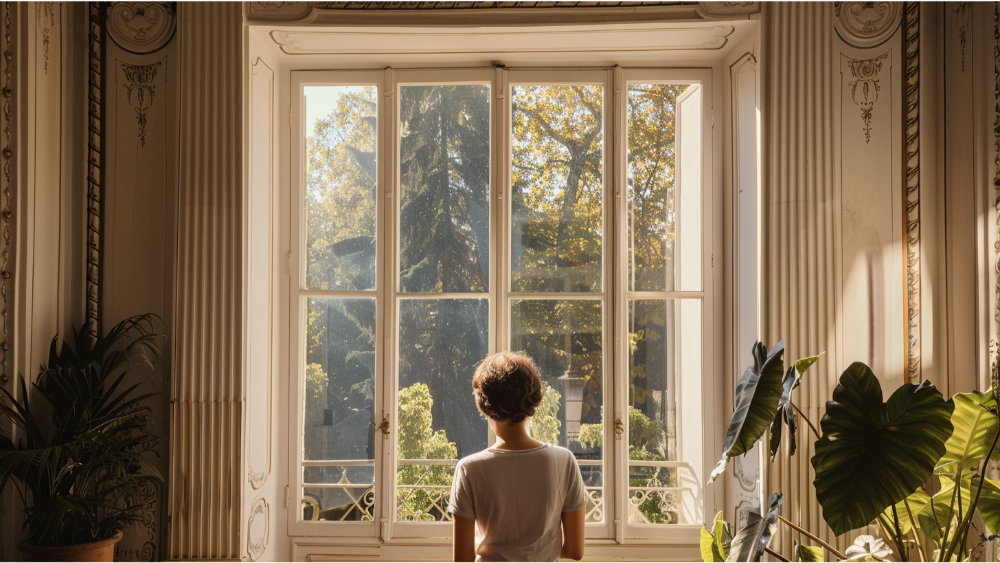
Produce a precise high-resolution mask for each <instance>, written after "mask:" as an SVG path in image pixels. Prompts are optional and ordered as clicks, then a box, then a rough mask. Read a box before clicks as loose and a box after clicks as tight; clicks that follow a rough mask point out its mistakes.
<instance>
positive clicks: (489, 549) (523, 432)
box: [448, 351, 586, 561]
mask: <svg viewBox="0 0 1000 563" xmlns="http://www.w3.org/2000/svg"><path fill="white" fill-rule="evenodd" d="M472 394H473V396H474V397H475V400H476V407H478V408H479V412H480V413H482V415H483V416H485V417H486V419H487V420H488V421H489V424H490V428H492V429H493V432H494V433H495V434H496V438H497V439H496V443H494V445H493V447H491V448H487V449H485V450H483V451H481V452H479V453H476V454H473V455H470V456H467V457H465V458H464V459H462V460H461V461H459V462H458V465H457V466H456V467H455V478H454V481H453V483H452V492H451V499H450V501H449V503H448V513H449V514H451V515H452V517H453V518H454V521H455V536H454V537H455V540H454V542H455V543H454V559H455V561H473V560H475V561H555V560H556V558H557V557H562V558H566V559H576V560H579V559H581V558H582V557H583V543H584V519H585V513H584V510H585V500H586V496H585V493H584V486H583V477H582V476H581V475H580V467H579V466H578V465H577V463H576V458H575V457H574V456H573V454H572V453H571V452H570V451H569V450H567V449H566V448H561V447H558V446H554V445H552V444H546V443H543V442H539V441H538V440H535V439H534V438H532V437H531V434H530V433H529V430H528V429H529V423H530V421H531V417H532V416H533V415H534V414H535V409H536V408H537V407H538V405H539V403H541V402H542V380H541V377H539V375H538V369H537V368H536V367H535V363H534V362H533V361H532V360H531V358H529V357H528V356H526V355H524V354H522V353H515V352H509V351H508V352H499V353H497V354H493V355H490V356H487V357H486V358H484V359H483V361H482V362H480V364H479V367H478V368H477V369H476V373H475V376H474V377H473V378H472ZM477 540H478V545H477Z"/></svg>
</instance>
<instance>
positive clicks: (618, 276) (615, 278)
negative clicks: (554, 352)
mask: <svg viewBox="0 0 1000 563" xmlns="http://www.w3.org/2000/svg"><path fill="white" fill-rule="evenodd" d="M624 89H625V83H624V80H623V78H622V69H621V67H618V66H616V67H615V68H614V71H613V85H612V91H613V92H614V104H613V107H612V111H609V112H607V114H608V115H610V116H611V119H610V121H611V122H612V127H613V137H612V139H613V140H614V141H613V143H614V144H613V147H612V150H611V154H612V161H613V162H612V167H613V168H612V173H611V174H610V175H609V176H611V178H613V187H612V189H611V190H609V191H611V192H613V194H609V196H613V197H609V200H610V203H609V209H610V210H611V212H610V213H609V214H608V215H609V217H611V218H612V219H613V221H612V223H613V225H612V227H611V228H609V229H608V231H609V232H610V233H612V235H613V236H612V239H613V241H614V242H613V243H609V244H608V247H609V249H610V251H611V257H610V259H609V262H611V267H612V270H611V274H610V275H609V276H608V278H609V280H611V282H612V283H613V288H612V289H613V290H612V293H611V295H612V297H611V299H609V302H610V306H611V310H612V311H613V314H612V316H611V317H612V322H613V327H614V328H613V335H614V346H613V349H614V352H613V353H614V358H615V360H614V363H613V364H612V366H611V368H612V369H611V372H612V376H611V384H610V385H609V386H608V388H609V390H610V395H611V402H610V404H611V405H613V407H614V408H613V409H610V410H611V412H612V416H611V417H609V418H608V424H607V426H608V427H609V428H608V430H607V433H606V435H607V436H608V437H609V442H608V443H610V444H613V445H614V447H612V448H608V451H610V452H611V456H612V459H611V460H610V463H609V465H610V466H611V475H612V479H611V480H610V482H611V483H613V486H612V487H610V488H611V489H612V490H611V491H610V495H611V496H610V501H611V505H610V506H611V508H612V514H613V516H612V518H611V520H612V523H613V525H614V527H613V530H612V533H613V534H614V538H615V541H616V542H618V543H621V542H622V541H623V539H624V532H625V524H624V522H625V518H626V515H627V514H628V509H627V506H626V505H625V503H627V502H628V433H627V430H628V429H627V426H628V408H627V405H626V404H625V403H626V401H627V399H628V354H627V353H626V352H624V351H623V350H624V349H625V348H626V347H627V345H628V322H627V317H626V314H627V307H626V302H625V296H624V295H625V290H627V289H628V286H627V280H626V273H627V272H628V266H627V264H626V263H625V260H626V258H627V256H628V253H627V252H625V248H623V245H627V244H628V236H627V233H626V231H625V219H626V212H627V207H628V202H627V198H628V195H627V194H628V191H627V189H626V184H625V182H626V177H625V168H626V167H625V158H626V152H627V150H628V149H627V147H626V139H627V134H626V132H625V127H626V119H625V117H626V114H625V111H626V107H625V95H624ZM607 410H608V409H606V412H607ZM618 420H621V421H622V422H623V427H624V431H623V433H622V434H618V433H617V424H616V422H617V421H618Z"/></svg>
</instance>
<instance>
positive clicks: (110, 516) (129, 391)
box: [0, 314, 163, 561]
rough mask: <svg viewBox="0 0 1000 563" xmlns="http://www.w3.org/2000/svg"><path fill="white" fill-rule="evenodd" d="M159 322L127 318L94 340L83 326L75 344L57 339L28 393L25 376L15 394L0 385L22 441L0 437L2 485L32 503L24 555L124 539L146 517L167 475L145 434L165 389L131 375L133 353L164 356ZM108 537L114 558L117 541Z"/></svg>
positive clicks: (0, 409) (3, 409) (0, 404)
mask: <svg viewBox="0 0 1000 563" xmlns="http://www.w3.org/2000/svg"><path fill="white" fill-rule="evenodd" d="M156 321H158V317H156V316H155V315H148V314H147V315H137V316H135V317H131V318H128V319H125V320H124V321H122V322H120V323H118V324H117V325H115V326H114V327H113V328H112V329H111V330H110V331H108V333H107V334H106V335H105V336H103V337H99V338H97V339H96V341H94V342H91V341H90V340H91V339H90V337H89V336H88V331H87V328H88V326H86V325H85V326H84V327H83V328H82V329H81V330H80V332H78V333H75V334H74V340H75V345H74V346H73V347H70V346H67V345H60V344H59V343H58V342H57V339H56V338H54V339H53V340H52V345H51V347H50V350H49V360H48V367H44V368H43V369H42V371H41V373H40V374H39V375H38V378H37V380H36V381H34V382H33V383H31V386H32V393H31V396H30V398H29V395H28V388H27V385H26V383H25V381H24V378H19V379H18V383H19V391H20V392H19V393H16V396H15V394H11V393H10V392H8V391H7V390H6V389H2V391H3V393H4V395H5V396H6V401H0V413H2V414H3V415H4V416H6V417H7V418H9V419H10V421H11V423H12V424H13V426H14V427H15V428H14V430H15V440H16V442H15V441H13V440H11V438H9V437H7V436H0V491H2V490H4V489H5V488H6V486H7V484H8V482H13V483H14V484H15V488H16V490H17V492H18V494H19V496H20V498H21V500H22V502H23V504H24V507H25V517H24V529H25V530H26V532H27V533H26V536H25V542H24V543H23V544H22V551H23V552H24V553H25V555H27V556H29V557H32V554H31V551H32V550H35V551H38V550H37V549H36V547H39V546H46V549H47V551H45V552H43V553H42V554H40V555H38V556H39V557H42V558H45V559H49V558H53V557H58V555H57V554H55V553H54V552H53V551H51V548H52V547H53V546H70V545H78V544H87V543H91V542H99V541H101V540H108V539H113V538H116V537H117V538H119V539H120V537H121V535H120V532H121V530H122V529H123V528H124V527H125V526H126V525H127V524H131V523H136V522H139V521H141V519H142V506H143V503H144V502H145V498H144V496H145V495H144V494H143V491H144V489H147V488H148V487H149V486H150V485H155V484H158V483H160V482H162V480H163V479H162V477H161V476H160V474H159V472H158V471H157V470H156V468H155V467H154V466H153V465H152V464H151V463H150V455H155V452H153V449H154V448H155V447H156V445H157V443H158V438H156V437H155V436H153V435H152V434H150V433H149V432H148V431H147V430H146V426H147V423H148V422H149V413H150V408H149V407H148V406H146V405H145V402H146V400H147V399H149V398H150V397H152V396H154V395H156V394H157V393H155V392H151V393H145V394H139V393H138V391H139V388H140V386H141V385H142V383H137V384H134V385H131V386H125V385H124V381H125V377H126V375H127V373H128V371H129V367H130V363H131V361H132V360H133V359H134V358H141V359H142V360H144V361H145V362H146V363H147V364H148V365H149V366H150V367H152V366H153V364H154V362H155V361H156V359H157V357H158V350H157V348H156V346H155V344H154V339H155V338H156V336H157V335H156V334H155V332H154V326H155V323H156ZM46 419H47V420H46ZM12 478H13V479H12ZM103 543H104V544H107V545H109V546H110V547H109V548H108V549H107V552H108V555H109V556H110V554H111V551H112V550H113V549H114V542H107V541H105V542H103ZM110 560H111V559H108V561H110Z"/></svg>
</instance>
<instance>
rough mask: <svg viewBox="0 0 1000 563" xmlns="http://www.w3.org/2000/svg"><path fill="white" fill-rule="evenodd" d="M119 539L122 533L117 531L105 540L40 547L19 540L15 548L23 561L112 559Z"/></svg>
mask: <svg viewBox="0 0 1000 563" xmlns="http://www.w3.org/2000/svg"><path fill="white" fill-rule="evenodd" d="M121 539H122V533H121V532H118V533H117V534H115V535H114V536H113V537H110V538H108V539H106V540H98V541H93V542H90V543H81V544H77V545H60V546H55V547H40V546H37V545H28V544H26V543H24V542H21V543H19V544H18V545H17V548H18V549H20V550H21V554H22V555H24V560H25V561H114V560H115V544H116V543H118V542H119V541H120V540H121Z"/></svg>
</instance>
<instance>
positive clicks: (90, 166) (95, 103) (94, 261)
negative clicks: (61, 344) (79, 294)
mask: <svg viewBox="0 0 1000 563" xmlns="http://www.w3.org/2000/svg"><path fill="white" fill-rule="evenodd" d="M103 39H104V30H103V27H102V25H101V10H100V4H99V3H98V2H91V3H90V22H89V36H88V46H89V48H88V51H89V57H90V58H89V61H90V65H89V69H88V72H89V85H88V88H87V98H88V99H87V125H88V127H87V312H86V313H87V322H88V323H89V325H88V330H89V332H90V338H92V339H96V338H97V334H98V333H99V332H100V330H101V329H100V327H101V325H100V311H101V307H100V300H101V195H102V194H101V182H102V181H103V179H104V178H103V176H102V171H101V166H102V165H103V163H102V160H101V153H102V151H103V145H102V144H101V132H102V125H103V124H102V121H101V108H102V106H101V75H102V73H103V72H104V62H103V60H102V59H101V56H102V54H103V49H102V47H101V44H102V43H103Z"/></svg>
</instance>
